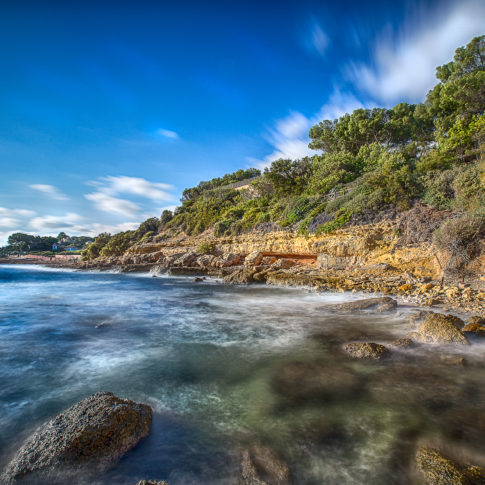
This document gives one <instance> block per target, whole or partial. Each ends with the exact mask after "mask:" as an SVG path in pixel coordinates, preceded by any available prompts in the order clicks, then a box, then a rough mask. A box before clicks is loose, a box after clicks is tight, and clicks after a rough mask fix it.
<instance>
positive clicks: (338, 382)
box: [272, 361, 361, 404]
mask: <svg viewBox="0 0 485 485" xmlns="http://www.w3.org/2000/svg"><path fill="white" fill-rule="evenodd" d="M272 387H273V389H274V390H275V391H276V392H277V393H278V394H279V395H280V396H281V397H282V399H283V402H284V403H285V404H296V403H305V402H306V401H310V400H319V401H322V400H323V401H330V400H333V399H341V398H351V397H353V396H354V395H355V394H357V392H358V391H359V390H360V388H361V383H360V379H359V377H358V376H357V375H356V374H355V373H354V372H353V371H352V370H351V369H348V368H346V367H342V366H338V367H337V366H335V365H333V364H332V365H325V363H323V362H320V361H312V362H303V361H290V362H286V363H285V364H283V365H282V366H281V367H280V368H279V369H278V370H277V373H276V375H275V376H274V377H273V380H272Z"/></svg>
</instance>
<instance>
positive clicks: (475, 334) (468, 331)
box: [461, 320, 485, 339]
mask: <svg viewBox="0 0 485 485" xmlns="http://www.w3.org/2000/svg"><path fill="white" fill-rule="evenodd" d="M484 322H485V320H484ZM461 331H462V332H463V333H464V335H466V336H467V337H471V338H479V339H481V338H485V325H481V324H480V323H467V324H466V325H465V326H464V327H463V328H462V329H461Z"/></svg>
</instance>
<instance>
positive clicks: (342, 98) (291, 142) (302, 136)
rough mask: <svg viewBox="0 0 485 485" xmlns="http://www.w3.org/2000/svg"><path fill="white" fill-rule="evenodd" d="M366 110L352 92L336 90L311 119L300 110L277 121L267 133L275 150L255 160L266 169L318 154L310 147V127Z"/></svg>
mask: <svg viewBox="0 0 485 485" xmlns="http://www.w3.org/2000/svg"><path fill="white" fill-rule="evenodd" d="M364 107H366V106H365V105H364V104H363V103H362V102H360V101H359V100H358V99H357V98H356V97H355V96H354V95H353V94H351V93H342V92H341V91H340V90H339V89H337V88H335V89H334V91H333V93H332V95H331V96H330V98H329V99H328V102H327V103H326V104H324V105H323V106H322V107H321V108H320V110H319V111H318V112H317V113H315V114H314V115H313V116H311V117H310V118H307V117H306V116H305V115H303V114H302V113H299V112H298V111H293V112H291V113H290V114H289V115H288V116H286V117H285V118H282V119H280V120H278V121H277V122H276V123H275V127H274V128H272V129H270V130H269V132H268V133H267V134H266V139H267V140H268V141H269V142H270V143H271V144H272V145H273V147H274V151H273V152H272V153H270V154H269V155H268V156H266V157H265V158H264V160H263V161H254V160H252V161H253V162H256V164H257V165H258V166H259V167H261V168H263V167H267V166H269V165H270V164H271V162H273V161H274V160H277V159H279V158H291V159H297V158H302V157H305V156H311V155H314V154H315V151H313V150H310V148H308V143H309V141H310V140H309V137H308V132H309V130H310V128H311V127H312V126H313V125H314V124H316V123H318V122H319V121H321V120H327V119H328V120H333V119H335V118H338V117H340V116H342V115H343V114H345V113H349V112H352V111H354V110H355V109H358V108H364Z"/></svg>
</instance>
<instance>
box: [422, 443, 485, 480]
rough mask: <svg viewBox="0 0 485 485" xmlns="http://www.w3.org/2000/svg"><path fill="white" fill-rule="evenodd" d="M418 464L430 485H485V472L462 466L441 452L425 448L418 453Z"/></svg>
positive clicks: (474, 467) (473, 467)
mask: <svg viewBox="0 0 485 485" xmlns="http://www.w3.org/2000/svg"><path fill="white" fill-rule="evenodd" d="M416 463H417V465H418V468H419V470H420V471H421V472H422V473H423V475H424V476H425V479H426V483H427V484H429V485H483V484H485V470H484V469H482V468H479V467H477V466H472V465H461V464H460V463H458V462H456V461H454V460H451V459H449V458H447V457H446V456H444V455H442V454H441V452H440V451H439V450H436V449H435V448H430V447H428V446H423V447H421V448H419V450H418V451H417V453H416Z"/></svg>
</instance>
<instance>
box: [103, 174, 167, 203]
mask: <svg viewBox="0 0 485 485" xmlns="http://www.w3.org/2000/svg"><path fill="white" fill-rule="evenodd" d="M102 180H103V181H105V182H106V184H105V185H104V187H103V188H102V189H101V190H102V191H103V192H105V193H107V194H113V195H115V194H123V193H124V194H133V195H139V196H141V197H146V198H147V199H151V200H153V201H160V200H172V199H173V195H171V194H169V193H168V192H167V191H168V190H171V189H173V187H172V185H169V184H163V183H157V182H150V181H148V180H146V179H143V178H139V177H125V176H119V177H112V176H108V177H104V178H103V179H102Z"/></svg>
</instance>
